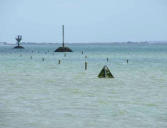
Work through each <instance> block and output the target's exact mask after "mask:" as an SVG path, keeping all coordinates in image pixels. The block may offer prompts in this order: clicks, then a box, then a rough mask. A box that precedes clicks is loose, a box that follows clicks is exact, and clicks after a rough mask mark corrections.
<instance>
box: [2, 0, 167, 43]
mask: <svg viewBox="0 0 167 128" xmlns="http://www.w3.org/2000/svg"><path fill="white" fill-rule="evenodd" d="M62 25H64V26H65V42H66V43H84V42H85V43H88V42H91V43H93V42H126V41H138V42H139V41H167V0H0V42H8V43H16V41H15V37H16V35H22V36H23V41H24V42H48V43H59V42H61V40H62V28H61V27H62Z"/></svg>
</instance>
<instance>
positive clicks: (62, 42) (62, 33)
mask: <svg viewBox="0 0 167 128" xmlns="http://www.w3.org/2000/svg"><path fill="white" fill-rule="evenodd" d="M62 38H63V39H62V41H63V42H62V43H63V44H62V45H63V47H64V25H63V26H62Z"/></svg>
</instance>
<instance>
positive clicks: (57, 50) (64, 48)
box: [55, 47, 72, 52]
mask: <svg viewBox="0 0 167 128" xmlns="http://www.w3.org/2000/svg"><path fill="white" fill-rule="evenodd" d="M55 52H72V50H71V49H70V48H68V47H59V48H57V49H56V50H55Z"/></svg>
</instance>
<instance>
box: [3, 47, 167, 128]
mask: <svg viewBox="0 0 167 128" xmlns="http://www.w3.org/2000/svg"><path fill="white" fill-rule="evenodd" d="M59 46H60V45H58V44H55V45H53V44H52V45H51V44H50V45H49V44H48V45H25V46H24V47H25V49H22V50H20V49H13V46H11V45H9V46H8V45H4V46H0V128H166V127H167V45H166V44H161V45H160V44H142V45H141V44H69V45H68V46H69V47H70V48H71V49H72V50H73V51H74V52H72V53H66V56H64V53H54V50H55V49H56V48H57V47H59ZM82 51H83V54H82ZM31 56H32V58H31ZM85 56H87V58H85ZM42 58H44V61H43V60H42ZM107 58H108V59H109V61H108V62H107ZM127 59H128V60H129V63H128V64H127V62H126V60H127ZM58 60H61V63H60V64H58ZM85 61H87V63H88V69H87V70H86V71H85V68H84V63H85ZM104 65H107V66H108V67H109V69H110V71H111V73H112V74H113V75H114V77H115V78H114V79H105V78H104V79H99V78H98V77H97V75H98V73H99V72H100V70H101V69H102V67H103V66H104Z"/></svg>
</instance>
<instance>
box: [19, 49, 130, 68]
mask: <svg viewBox="0 0 167 128" xmlns="http://www.w3.org/2000/svg"><path fill="white" fill-rule="evenodd" d="M48 52H49V50H48ZM32 53H33V51H32ZM38 53H39V52H38ZM82 54H83V51H82ZM20 56H22V55H20ZM64 57H66V53H64ZM30 59H31V60H32V56H31V57H30ZM86 59H87V56H85V70H87V68H88V62H87V61H86ZM42 61H45V58H44V57H43V58H42ZM106 61H107V62H108V61H109V58H106ZM126 62H127V64H128V62H129V60H128V59H127V60H126ZM58 64H61V60H60V59H59V60H58Z"/></svg>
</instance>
